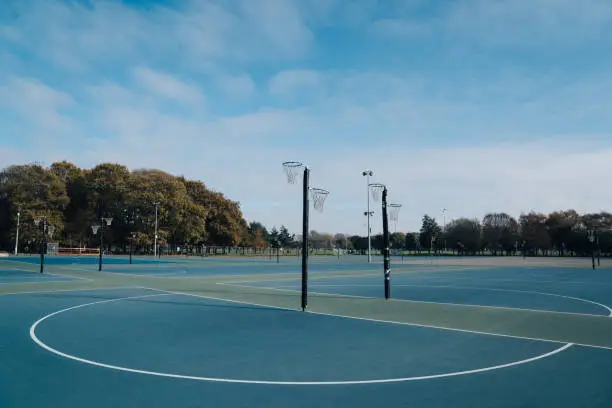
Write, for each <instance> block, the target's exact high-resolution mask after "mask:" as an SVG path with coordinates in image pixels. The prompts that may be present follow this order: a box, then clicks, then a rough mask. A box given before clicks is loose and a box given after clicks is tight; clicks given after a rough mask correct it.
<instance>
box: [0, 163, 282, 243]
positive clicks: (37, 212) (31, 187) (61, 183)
mask: <svg viewBox="0 0 612 408" xmlns="http://www.w3.org/2000/svg"><path fill="white" fill-rule="evenodd" d="M156 202H158V203H159V207H158V210H159V212H158V234H159V239H158V243H159V244H160V245H164V244H169V245H173V246H177V245H178V246H182V245H184V244H191V245H218V246H236V245H248V244H250V243H252V242H254V243H255V244H257V245H259V246H262V245H264V246H265V245H266V241H265V238H266V236H267V231H266V230H265V228H264V227H263V226H261V224H258V223H255V224H256V225H259V226H260V227H261V228H260V227H258V228H257V231H251V230H250V229H249V226H248V225H247V223H246V221H245V220H244V218H243V216H242V211H241V209H240V204H239V203H237V202H234V201H231V200H228V199H227V198H225V197H224V196H223V194H221V193H219V192H215V191H212V190H210V189H208V188H206V186H205V185H204V184H203V183H202V182H200V181H197V180H187V179H185V178H184V177H175V176H173V175H171V174H168V173H165V172H163V171H160V170H152V169H141V170H135V171H130V170H129V169H128V168H127V167H125V166H122V165H120V164H114V163H101V164H99V165H97V166H95V167H94V168H93V169H79V168H78V167H77V166H75V165H74V164H72V163H69V162H65V161H63V162H57V163H53V164H52V165H51V166H49V167H48V168H45V167H42V166H40V165H38V164H28V165H19V166H10V167H7V168H5V169H4V170H2V171H1V172H0V247H3V248H11V245H14V234H15V227H16V214H17V210H18V209H19V208H21V223H20V241H21V244H22V245H21V246H22V247H24V246H25V245H26V244H27V242H28V241H31V242H35V241H36V240H38V239H39V232H38V230H37V229H36V228H35V226H34V222H33V220H34V219H35V218H40V217H41V216H46V217H47V219H48V220H49V223H50V224H52V225H53V226H54V227H55V235H54V237H53V240H54V241H57V242H60V244H61V245H62V246H96V245H97V242H98V238H97V236H94V235H93V234H92V231H91V226H92V225H97V224H100V220H99V219H100V217H102V216H104V217H112V218H113V224H112V226H111V227H110V228H109V229H108V230H107V231H106V234H105V238H106V240H108V242H109V244H113V245H114V246H120V247H121V246H123V247H126V246H127V245H128V242H129V239H130V238H131V236H132V233H134V234H135V238H134V245H135V246H137V247H138V246H139V247H150V246H152V245H153V236H154V228H155V203H156ZM284 238H285V241H286V242H289V241H290V239H289V238H291V239H292V238H293V237H292V236H290V234H289V232H288V231H287V230H286V228H285V230H284Z"/></svg>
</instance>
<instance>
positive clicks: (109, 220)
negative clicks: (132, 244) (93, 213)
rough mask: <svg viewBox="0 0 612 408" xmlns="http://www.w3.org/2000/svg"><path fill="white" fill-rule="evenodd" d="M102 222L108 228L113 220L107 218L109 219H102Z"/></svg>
mask: <svg viewBox="0 0 612 408" xmlns="http://www.w3.org/2000/svg"><path fill="white" fill-rule="evenodd" d="M102 221H104V222H105V223H106V225H107V226H108V227H110V225H111V223H112V222H113V218H112V217H109V218H102Z"/></svg>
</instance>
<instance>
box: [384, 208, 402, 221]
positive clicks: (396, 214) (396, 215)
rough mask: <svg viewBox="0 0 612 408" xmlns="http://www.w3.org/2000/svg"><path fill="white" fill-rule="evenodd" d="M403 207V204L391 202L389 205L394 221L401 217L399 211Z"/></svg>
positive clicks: (390, 215)
mask: <svg viewBox="0 0 612 408" xmlns="http://www.w3.org/2000/svg"><path fill="white" fill-rule="evenodd" d="M400 208H402V205H401V204H389V205H387V212H388V213H389V219H390V220H391V221H393V222H397V220H398V219H399V211H400Z"/></svg>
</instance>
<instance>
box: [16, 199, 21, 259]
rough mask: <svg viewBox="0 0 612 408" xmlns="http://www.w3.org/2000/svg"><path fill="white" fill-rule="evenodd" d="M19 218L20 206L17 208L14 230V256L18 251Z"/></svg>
mask: <svg viewBox="0 0 612 408" xmlns="http://www.w3.org/2000/svg"><path fill="white" fill-rule="evenodd" d="M20 218H21V207H19V208H18V209H17V231H16V232H15V256H17V252H18V251H19V221H20Z"/></svg>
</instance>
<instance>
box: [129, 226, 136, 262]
mask: <svg viewBox="0 0 612 408" xmlns="http://www.w3.org/2000/svg"><path fill="white" fill-rule="evenodd" d="M130 235H131V236H130V265H131V264H132V246H133V245H134V238H136V233H135V232H131V233H130Z"/></svg>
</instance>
